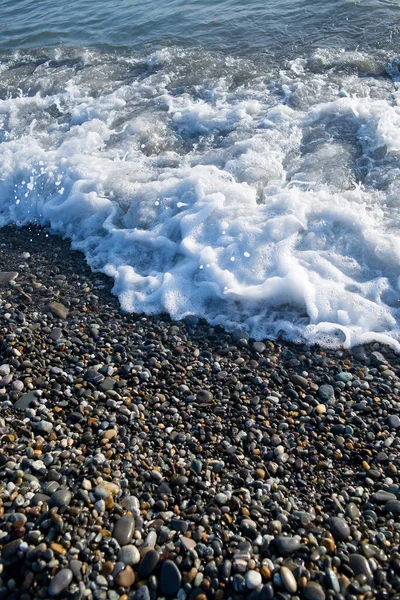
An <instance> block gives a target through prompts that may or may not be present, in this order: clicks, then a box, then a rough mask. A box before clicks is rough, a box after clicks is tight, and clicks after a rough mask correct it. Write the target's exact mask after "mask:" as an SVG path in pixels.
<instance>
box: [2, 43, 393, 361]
mask: <svg viewBox="0 0 400 600" xmlns="http://www.w3.org/2000/svg"><path fill="white" fill-rule="evenodd" d="M392 69H394V70H395V69H396V65H393V66H392ZM2 70H3V73H2V81H1V84H0V86H1V87H0V93H1V98H2V99H1V100H0V142H1V143H0V225H5V224H9V223H17V224H21V225H22V224H27V223H40V224H43V225H46V226H50V228H51V230H52V231H54V232H59V233H61V234H62V235H64V236H67V237H69V238H71V240H72V244H73V246H74V247H75V248H79V249H81V250H82V251H83V252H84V253H85V256H86V258H87V260H88V262H89V264H90V265H91V266H92V268H93V269H97V270H102V271H104V272H105V273H107V274H108V275H110V276H111V277H113V278H114V280H115V286H114V291H115V293H116V294H117V295H118V297H119V299H120V302H121V305H122V307H123V308H124V309H125V310H127V311H135V312H145V313H149V314H155V313H159V312H164V311H166V312H168V313H170V315H171V316H172V317H173V318H175V319H181V318H183V317H185V316H186V315H189V314H195V315H198V316H202V317H205V318H206V319H207V320H208V321H209V322H210V323H212V324H220V325H223V326H224V327H227V328H228V329H236V328H241V329H246V330H247V331H248V332H249V333H250V334H251V335H252V336H254V337H255V338H258V339H260V338H264V337H268V336H272V337H277V336H279V335H281V334H283V335H285V336H286V337H287V338H289V339H293V340H306V341H308V342H316V343H320V344H323V345H333V346H338V345H343V346H351V345H355V344H359V343H362V342H367V341H371V340H378V341H381V342H385V343H388V344H390V345H392V346H393V347H394V348H396V349H400V331H399V318H400V310H399V306H400V304H399V286H400V240H399V237H398V233H399V226H400V214H399V206H400V200H399V192H398V190H399V183H400V161H399V159H400V105H399V100H400V96H399V93H400V92H399V91H398V88H397V87H396V86H397V85H398V84H396V83H395V81H394V80H395V77H394V76H393V73H391V75H392V79H390V78H389V77H387V76H384V74H383V73H384V71H383V66H382V64H380V63H379V62H377V61H376V60H375V59H373V58H372V57H369V56H366V55H364V54H362V53H347V54H346V53H339V54H338V53H336V54H335V53H333V52H331V51H330V52H328V51H321V52H319V53H318V52H317V53H315V54H314V55H313V56H312V57H309V58H308V59H304V60H303V59H298V60H296V61H295V62H293V63H291V64H289V65H286V67H285V69H282V70H281V71H279V72H278V71H277V70H272V69H271V70H269V71H268V70H267V68H266V67H265V66H263V65H257V66H256V65H255V64H253V63H251V62H250V61H244V60H239V59H232V58H228V59H227V58H224V57H222V56H215V55H211V54H208V53H206V52H200V51H196V52H192V53H190V52H188V51H186V52H185V51H177V50H171V49H167V50H162V51H159V52H156V53H153V54H151V55H150V56H148V57H145V58H143V57H123V56H120V57H115V56H112V55H104V54H103V55H102V54H96V53H94V52H86V53H84V54H79V53H76V54H75V55H74V54H71V53H69V54H68V55H67V52H66V51H65V50H57V51H56V53H55V54H54V55H53V56H48V57H46V60H44V59H43V58H35V57H34V56H32V55H31V56H29V57H27V56H21V55H18V56H13V57H11V58H9V59H8V63H7V64H5V63H4V64H3V65H2ZM0 235H1V233H0Z"/></svg>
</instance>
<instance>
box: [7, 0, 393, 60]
mask: <svg viewBox="0 0 400 600" xmlns="http://www.w3.org/2000/svg"><path fill="white" fill-rule="evenodd" d="M399 24H400V3H399V2H398V0H396V1H395V0H333V1H327V0H264V1H262V2H260V1H259V0H219V1H215V0H193V1H192V2H186V1H184V0H143V1H137V0H118V1H117V0H98V1H96V2H94V1H93V0H70V1H69V2H65V0H2V1H1V2H0V30H1V37H0V49H3V50H4V49H7V50H14V49H35V48H41V47H51V46H58V45H59V44H64V45H68V46H82V45H84V46H96V47H104V46H106V47H108V48H109V47H127V48H134V49H139V48H143V47H144V46H149V45H150V46H157V45H159V46H165V45H180V46H188V45H201V46H203V47H204V46H205V47H207V48H209V49H219V50H222V51H226V52H229V53H234V54H236V55H241V54H248V53H251V52H252V51H257V52H267V53H269V54H270V53H273V54H274V55H275V56H276V57H279V56H281V55H282V54H283V55H285V56H288V55H293V54H295V53H299V52H300V53H304V52H309V51H310V50H312V49H313V48H316V47H330V48H332V47H333V48H343V49H346V50H354V49H362V50H366V49H372V48H384V49H385V50H388V49H394V48H395V47H396V46H397V45H398V43H399Z"/></svg>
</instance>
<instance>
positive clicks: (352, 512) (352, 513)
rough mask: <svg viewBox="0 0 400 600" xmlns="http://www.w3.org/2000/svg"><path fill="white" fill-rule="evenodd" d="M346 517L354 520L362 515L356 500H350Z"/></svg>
mask: <svg viewBox="0 0 400 600" xmlns="http://www.w3.org/2000/svg"><path fill="white" fill-rule="evenodd" d="M346 517H349V518H350V519H351V520H352V521H354V520H355V519H358V518H359V517H360V510H359V508H358V506H357V505H356V504H354V502H349V503H348V505H347V506H346Z"/></svg>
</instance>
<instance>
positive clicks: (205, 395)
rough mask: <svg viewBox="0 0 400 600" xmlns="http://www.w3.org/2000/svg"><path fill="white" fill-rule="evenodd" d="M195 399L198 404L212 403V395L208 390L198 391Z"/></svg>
mask: <svg viewBox="0 0 400 600" xmlns="http://www.w3.org/2000/svg"><path fill="white" fill-rule="evenodd" d="M196 399H197V402H199V403H200V404H208V403H209V402H211V401H212V399H213V395H212V393H211V392H210V391H209V390H200V391H198V392H197V396H196Z"/></svg>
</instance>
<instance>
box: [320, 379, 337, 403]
mask: <svg viewBox="0 0 400 600" xmlns="http://www.w3.org/2000/svg"><path fill="white" fill-rule="evenodd" d="M318 396H319V397H320V398H321V400H323V401H324V402H329V400H332V398H334V397H335V390H334V388H333V387H332V386H331V385H329V383H324V384H323V385H321V387H320V388H319V390H318Z"/></svg>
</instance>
